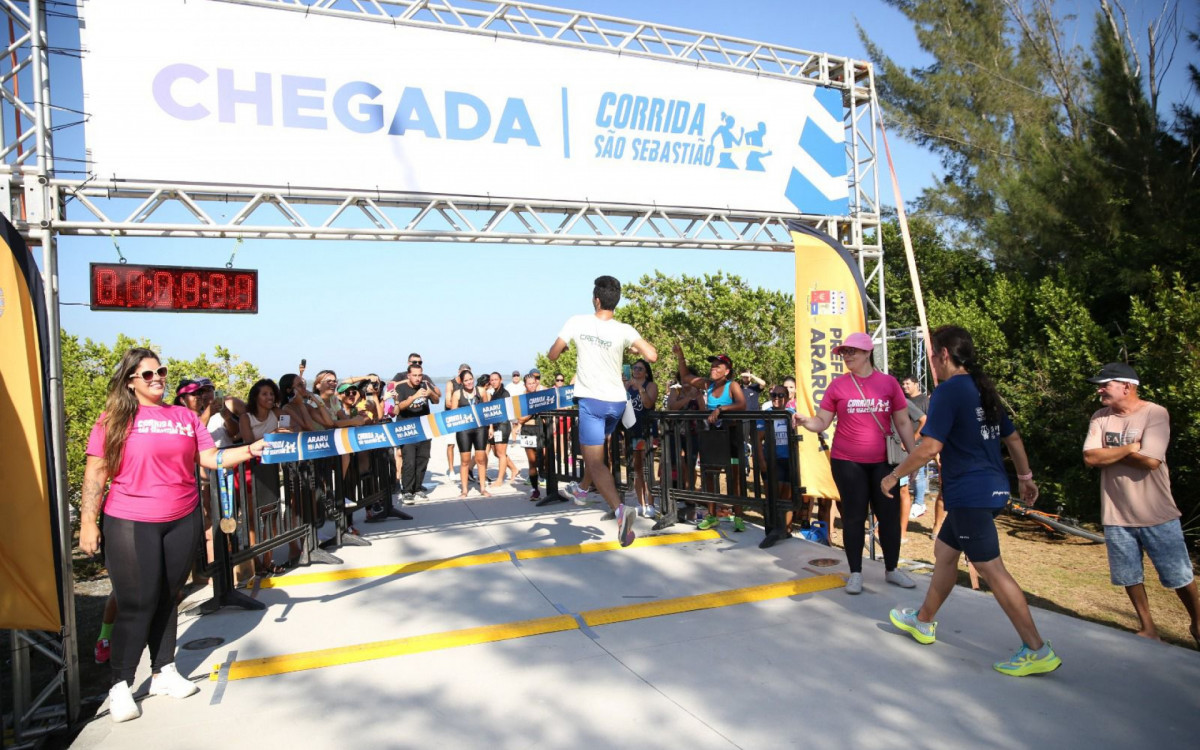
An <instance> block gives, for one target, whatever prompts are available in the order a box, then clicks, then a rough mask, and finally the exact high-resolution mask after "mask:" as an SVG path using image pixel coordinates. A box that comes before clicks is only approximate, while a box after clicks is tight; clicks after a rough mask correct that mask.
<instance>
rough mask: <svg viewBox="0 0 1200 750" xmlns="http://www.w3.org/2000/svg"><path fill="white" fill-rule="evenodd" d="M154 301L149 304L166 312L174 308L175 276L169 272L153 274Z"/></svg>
mask: <svg viewBox="0 0 1200 750" xmlns="http://www.w3.org/2000/svg"><path fill="white" fill-rule="evenodd" d="M153 289H154V300H153V302H151V303H150V304H151V305H152V306H154V307H162V308H165V309H167V310H170V309H173V308H174V307H175V274H173V273H171V272H170V271H155V272H154V287H153Z"/></svg>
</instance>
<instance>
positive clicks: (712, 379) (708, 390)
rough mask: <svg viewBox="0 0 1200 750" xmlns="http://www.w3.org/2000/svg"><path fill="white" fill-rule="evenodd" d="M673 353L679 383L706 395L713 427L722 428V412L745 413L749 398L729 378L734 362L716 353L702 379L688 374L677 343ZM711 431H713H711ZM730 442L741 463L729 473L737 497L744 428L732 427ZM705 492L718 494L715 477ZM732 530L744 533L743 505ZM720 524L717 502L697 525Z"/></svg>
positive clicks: (709, 478)
mask: <svg viewBox="0 0 1200 750" xmlns="http://www.w3.org/2000/svg"><path fill="white" fill-rule="evenodd" d="M671 351H673V352H675V359H676V360H677V361H678V363H679V382H680V383H682V384H683V385H690V386H692V387H694V388H696V389H698V390H700V391H703V392H704V400H705V404H706V405H707V406H708V408H709V409H710V410H711V411H710V413H709V415H708V423H709V425H711V428H719V427H720V426H721V414H722V412H730V411H745V410H746V397H745V396H744V395H743V394H742V386H741V385H739V384H738V383H737V382H736V381H734V380H731V379H730V376H731V374H732V373H733V361H732V360H730V359H729V357H728V356H727V355H724V354H717V355H714V356H712V357H709V358H708V361H709V364H710V369H709V377H708V378H701V377H698V376H695V375H692V374H691V373H690V372H688V366H687V362H686V361H685V360H684V358H683V347H681V346H680V345H679V343H678V342H676V343H675V345H674V346H673V347H671ZM711 428H710V429H711ZM729 442H730V455H731V456H738V457H739V461H738V463H737V464H736V465H735V464H732V462H731V464H730V468H729V469H727V470H726V481H727V488H728V494H730V495H732V496H734V497H737V496H739V495H741V494H742V470H741V467H742V466H744V465H745V461H746V457H745V456H742V455H741V454H742V450H743V449H742V445H743V443H744V442H745V441H744V439H743V437H742V426H741V425H740V424H736V423H735V424H730V425H729ZM703 480H704V487H703V489H704V491H705V492H716V491H717V488H716V487H713V486H711V485H715V484H716V482H715V481H714V477H712V476H711V475H710V476H707V477H703ZM731 518H732V519H733V530H734V531H745V530H746V522H745V521H744V520H742V506H740V505H734V506H733V515H732V516H731ZM720 523H721V519H720V518H719V517H718V516H717V506H716V503H709V504H708V515H706V516H705V517H704V519H703V520H702V521H700V523H698V524H696V528H698V529H711V528H713V527H714V526H717V525H718V524H720Z"/></svg>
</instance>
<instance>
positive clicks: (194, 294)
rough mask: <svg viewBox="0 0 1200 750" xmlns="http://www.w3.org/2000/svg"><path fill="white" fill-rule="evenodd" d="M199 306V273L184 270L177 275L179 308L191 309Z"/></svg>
mask: <svg viewBox="0 0 1200 750" xmlns="http://www.w3.org/2000/svg"><path fill="white" fill-rule="evenodd" d="M199 306H200V274H198V273H196V272H195V271H184V272H183V275H182V276H180V277H179V308H180V309H181V310H192V309H195V308H197V307H199Z"/></svg>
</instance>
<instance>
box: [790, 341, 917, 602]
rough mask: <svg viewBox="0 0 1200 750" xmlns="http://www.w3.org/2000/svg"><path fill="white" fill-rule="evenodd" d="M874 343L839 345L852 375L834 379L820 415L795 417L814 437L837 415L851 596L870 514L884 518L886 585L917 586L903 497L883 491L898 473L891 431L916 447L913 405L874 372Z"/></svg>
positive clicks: (836, 461) (836, 462)
mask: <svg viewBox="0 0 1200 750" xmlns="http://www.w3.org/2000/svg"><path fill="white" fill-rule="evenodd" d="M874 347H875V343H874V342H873V341H872V340H871V337H870V336H868V335H867V334H865V333H852V334H850V335H849V336H847V337H846V340H845V342H844V343H842V344H841V345H839V346H836V347H834V348H833V354H834V355H835V356H840V357H841V358H842V361H843V362H844V363H845V366H846V372H845V373H844V374H842V375H839V376H838V377H836V378H834V379H833V381H832V382H831V383H830V384H829V388H828V389H827V390H826V391H825V398H824V399H822V401H821V406H820V408H818V409H817V413H816V414H815V415H813V416H811V417H805V416H802V415H800V414H797V415H796V417H795V421H796V424H798V425H800V426H802V427H803V428H804V429H806V430H808V431H810V432H821V431H822V430H825V429H827V428H828V427H829V425H830V423H831V422H832V421H833V418H834V416H835V415H836V416H837V420H838V422H837V431H836V432H835V433H834V436H833V447H832V449H831V450H830V452H829V453H830V467H831V469H832V471H833V481H834V483H835V484H836V485H837V488H838V494H840V495H841V496H842V504H841V512H842V543H843V545H844V546H845V548H846V563H847V564H848V565H849V567H850V577H849V578H848V579H847V580H846V593H847V594H860V593H862V552H863V542H864V538H863V537H864V535H865V527H866V521H867V513H868V510H870V511H872V512H874V513H875V517H876V518H878V519H879V542H880V545H881V546H882V547H883V563H884V567H885V568H886V570H887V575H886V580H887V582H888V583H892V584H895V585H897V586H902V587H904V588H912V587H913V586H915V585H916V584H915V583H914V582H913V580H912V579H911V578H909V577H908V575H907V574H905V573H904V571H901V570H897V569H896V563H898V562H899V561H900V500H899V498H897V497H895V496H888V495H885V494H883V491H882V490H881V489H880V487H879V483H880V482H881V481H882V480H883V478H884V477H885V476H887V475H888V473H889V472H890V471H891V470H892V465H891V464H889V463H888V461H887V436H888V435H889V434H891V431H892V427H893V425H895V430H896V432H897V434H899V436H900V441H901V442H902V443H903V444H904V448H905V450H909V451H911V450H912V448H913V445H914V441H913V428H912V420H910V419H909V418H908V402H907V401H906V400H905V397H904V391H903V390H901V388H900V383H899V382H897V380H896V379H895V378H893V377H891V376H890V375H885V374H884V373H882V372H879V371H877V370H876V369H875V367H874V365H873V364H872V363H871V350H872V349H873V348H874Z"/></svg>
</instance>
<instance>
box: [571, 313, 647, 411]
mask: <svg viewBox="0 0 1200 750" xmlns="http://www.w3.org/2000/svg"><path fill="white" fill-rule="evenodd" d="M558 337H559V338H560V339H562V340H563V341H567V342H571V341H574V342H575V349H576V351H577V356H578V360H579V364H578V367H577V368H576V370H575V396H576V397H578V398H594V399H599V400H600V401H624V400H625V386H624V384H623V383H622V382H621V360H622V359H624V357H625V350H626V349H628V348H629V347H630V345H631V344H633V342H635V341H637V340H638V339H640V338H641V336H639V335H638V332H637V331H635V330H634V328H633V326H631V325H629V324H628V323H622V322H620V321H618V320H615V319H609V320H601V319H600V318H597V317H596V316H595V315H576V316H574V317H571V318H568V319H567V322H566V323H565V324H564V325H563V328H562V330H561V331H559V333H558Z"/></svg>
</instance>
